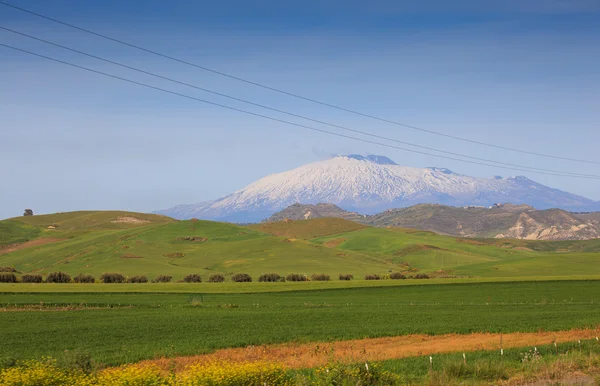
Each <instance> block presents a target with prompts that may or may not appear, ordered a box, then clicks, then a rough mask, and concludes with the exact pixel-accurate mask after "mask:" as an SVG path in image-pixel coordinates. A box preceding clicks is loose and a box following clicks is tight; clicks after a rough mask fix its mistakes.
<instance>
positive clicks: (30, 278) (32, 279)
mask: <svg viewBox="0 0 600 386" xmlns="http://www.w3.org/2000/svg"><path fill="white" fill-rule="evenodd" d="M43 281H44V279H43V278H42V275H31V274H25V275H23V276H21V283H41V282H43Z"/></svg>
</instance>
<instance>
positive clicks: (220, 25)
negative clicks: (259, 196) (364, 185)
mask: <svg viewBox="0 0 600 386" xmlns="http://www.w3.org/2000/svg"><path fill="white" fill-rule="evenodd" d="M2 1H5V0H2ZM7 2H9V3H11V4H14V5H16V6H20V7H23V8H26V9H28V10H31V11H34V12H37V13H41V14H44V15H46V16H49V17H52V18H56V19H59V20H61V21H64V22H67V23H71V24H75V25H77V26H80V27H83V28H86V29H90V30H93V31H95V32H98V33H101V34H104V35H108V36H110V37H113V38H116V39H120V40H124V41H127V42H130V43H132V44H135V45H139V46H142V47H145V48H148V49H151V50H153V51H157V52H160V53H163V54H166V55H169V56H173V57H177V58H180V59H182V60H185V61H188V62H192V63H195V64H197V65H200V66H203V67H207V68H211V69H214V70H217V71H220V72H224V73H228V74H231V75H234V76H236V77H240V78H244V79H248V80H251V81H253V82H258V83H261V84H265V85H268V86H270V87H274V88H277V89H281V90H285V91H288V92H291V93H295V94H299V95H302V96H305V97H309V98H313V99H318V100H320V101H324V102H327V103H330V104H334V105H337V106H343V107H345V108H348V109H351V110H357V111H360V112H363V113H365V114H370V115H374V116H378V117H382V118H385V119H389V120H393V121H397V122H401V123H404V124H407V125H411V126H416V127H420V128H424V129H427V130H433V131H437V132H441V133H445V134H449V135H454V136H460V137H465V138H469V139H472V140H476V141H482V142H489V143H494V144H497V145H499V146H507V147H513V148H518V149H523V150H527V151H531V152H539V153H548V154H553V155H558V156H561V157H568V158H578V159H585V160H591V161H596V162H600V154H599V152H598V148H599V146H598V145H600V140H599V139H598V138H599V136H598V133H599V132H600V125H599V123H600V108H599V107H600V65H598V63H599V62H600V1H598V0H521V1H516V0H506V1H502V2H498V1H481V0H478V1H475V0H473V1H470V0H456V1H453V2H448V1H445V0H423V1H418V2H417V1H337V0H321V1H312V0H307V1H302V2H281V1H231V0H225V1H219V2H214V1H210V2H209V1H202V0H198V1H192V0H178V1H170V2H166V1H157V0H148V1H144V2H124V1H116V0H102V1H101V0H89V1H75V0H55V1H52V2H48V1H44V0H7ZM0 27H5V28H10V29H13V30H16V31H19V32H22V33H26V34H29V35H32V36H35V37H38V38H43V39H46V40H49V41H52V42H54V43H58V44H61V45H64V46H68V47H70V48H73V49H77V50H80V51H84V52H86V53H89V54H93V55H96V56H100V57H103V58H107V59H110V60H113V61H117V62H120V63H123V64H127V65H129V66H132V67H136V68H139V69H142V70H145V71H149V72H153V73H157V74H160V75H161V76H164V77H168V78H173V79H176V80H178V81H181V82H185V83H189V84H193V85H195V86H198V87H202V88H206V89H210V90H214V91H217V92H220V93H224V94H227V95H231V96H235V97H237V98H242V99H246V100H250V101H252V102H254V103H259V104H263V105H267V106H269V107H273V108H277V109H281V110H285V111H289V112H292V113H294V114H299V115H305V116H308V117H311V118H314V119H318V120H322V121H326V122H329V123H333V124H336V125H341V126H346V127H350V128H353V129H357V130H361V131H366V132H369V133H372V134H376V135H380V136H386V137H389V138H395V139H397V140H401V141H405V142H411V143H415V144H419V145H423V146H429V147H433V148H438V149H444V150H447V151H452V152H456V153H461V154H467V155H470V156H473V157H480V158H486V159H492V160H496V161H501V162H509V163H514V164H519V165H525V166H530V167H536V168H544V169H554V170H560V171H565V172H576V173H587V174H600V171H599V167H598V166H599V165H598V164H587V163H577V162H571V161H565V160H557V159H551V158H543V157H537V156H532V155H527V154H521V153H515V152H509V151H504V150H500V149H494V148H490V147H485V146H479V145H474V144H472V143H466V142H462V141H457V140H453V139H449V138H446V137H441V136H435V135H431V134H427V133H423V132H419V131H416V130H412V129H409V128H406V127H402V126H397V125H392V124H388V123H384V122H381V121H377V120H372V119H368V118H365V117H361V116H357V115H353V114H350V113H347V112H342V111H339V110H335V109H332V108H329V107H325V106H322V105H318V104H314V103H310V102H307V101H305V100H300V99H297V98H293V97H289V96H285V95H282V94H279V93H275V92H273V91H269V90H265V89H261V88H258V87H255V86H252V85H249V84H246V83H242V82H239V81H235V80H233V79H230V78H226V77H222V76H219V75H216V74H214V73H211V72H207V71H203V70H201V69H198V68H194V67H191V66H186V65H184V64H181V63H177V62H174V61H171V60H168V59H165V58H161V57H157V56H154V55H151V54H148V53H144V52H141V51H138V50H135V49H133V48H130V47H126V46H123V45H119V44H117V43H115V42H111V41H108V40H105V39H102V38H99V37H96V36H92V35H89V34H86V33H84V32H81V31H78V30H75V29H72V28H69V27H66V26H63V25H59V24H56V23H53V22H51V21H48V20H44V19H41V18H38V17H36V16H33V15H30V14H26V13H23V12H20V11H18V10H15V9H12V8H9V7H6V6H4V5H2V4H0ZM0 43H1V44H8V45H11V46H14V47H18V48H21V49H25V50H29V51H32V52H35V53H38V54H41V55H46V56H50V57H53V58H56V59H60V60H63V61H67V62H71V63H75V64H77V65H80V66H85V67H89V68H92V69H95V70H97V71H102V72H106V73H110V74H112V75H116V76H120V77H123V78H127V79H131V80H134V81H137V82H143V83H147V84H150V85H152V86H154V87H160V88H164V89H168V90H170V91H173V92H176V93H181V94H185V95H189V96H192V97H194V98H200V99H203V100H207V101H210V102H214V103H221V104H226V105H228V106H231V107H235V108H238V109H244V110H248V111H251V112H254V113H258V114H264V115H268V116H271V117H274V118H277V119H284V120H288V121H290V122H295V123H299V124H303V125H308V126H313V127H316V128H319V129H325V130H329V131H334V132H338V133H342V134H349V133H345V132H344V131H343V130H340V129H336V128H332V127H328V126H323V125H319V124H317V123H314V122H308V121H305V120H302V119H300V118H294V117H289V116H286V115H283V114H280V113H276V112H273V111H269V110H265V109H261V108H259V107H256V106H250V105H247V104H244V103H241V102H237V101H232V100H229V99H227V98H224V97H220V96H216V95H212V94H210V93H206V92H204V91H201V90H198V89H194V88H190V87H187V86H184V85H181V84H175V83H172V82H168V81H165V80H161V79H157V78H154V77H151V76H149V75H144V74H140V73H137V72H135V71H132V70H127V69H124V68H121V67H118V66H114V65H112V64H109V63H106V62H102V61H98V60H96V59H93V58H89V57H85V56H82V55H79V54H76V53H73V52H69V51H66V50H63V49H61V48H58V47H54V46H50V45H47V44H44V43H41V42H37V41H34V40H31V39H28V38H26V37H23V36H19V35H16V34H14V33H11V32H8V31H5V30H1V29H0ZM356 136H358V137H360V138H364V139H369V137H365V136H362V135H360V134H358V135H356ZM371 139H372V138H371ZM350 153H352V154H380V155H385V156H388V157H390V158H391V159H393V160H394V161H395V162H396V163H398V164H400V165H405V166H414V167H429V166H437V167H446V168H449V169H451V170H453V171H455V172H457V173H461V174H466V175H473V176H479V177H488V176H494V175H502V176H513V175H525V176H527V177H529V178H531V179H533V180H535V181H537V182H540V183H543V184H545V185H549V186H552V187H555V188H558V189H562V190H566V191H569V192H572V193H577V194H580V195H583V196H585V197H588V198H591V199H595V200H600V180H598V179H578V178H570V177H559V176H550V175H542V174H536V173H533V172H520V171H514V170H506V169H502V168H498V167H489V166H483V165H475V164H469V163H464V162H459V161H456V160H449V159H443V158H438V157H433V156H429V155H422V154H415V153H411V152H406V151H402V150H397V149H391V148H386V147H382V146H378V145H375V144H369V143H364V142H360V141H356V140H352V139H347V138H340V137H336V136H332V135H328V134H325V133H320V132H315V131H311V130H307V129H304V128H300V127H295V126H290V125H287V124H283V123H281V122H275V121H272V120H267V119H264V118H261V117H257V116H251V115H246V114H243V113H240V112H236V111H232V110H227V109H224V108H221V107H218V106H215V105H210V104H206V103H202V102H199V101H197V100H191V99H186V98H183V97H180V96H176V95H172V94H167V93H164V92H160V91H157V90H153V89H148V88H145V87H141V86H138V85H134V84H131V83H126V82H123V81H120V80H117V79H112V78H107V77H105V76H101V75H98V74H94V73H89V72H87V71H84V70H81V69H77V68H73V67H69V66H66V65H63V64H60V63H55V62H51V61H48V60H46V59H43V58H39V57H34V56H31V55H28V54H26V53H22V52H17V51H14V50H11V49H8V48H5V47H2V46H0V164H1V165H2V167H1V168H0V218H8V217H14V216H19V215H21V214H22V213H23V210H24V209H25V208H31V209H33V210H34V212H35V213H52V212H59V211H70V210H85V209H120V210H131V211H142V212H149V211H154V210H159V209H164V208H168V207H172V206H174V205H177V204H190V203H197V202H202V201H206V200H212V199H216V198H219V197H221V196H223V195H226V194H228V193H231V192H233V191H235V190H237V189H240V188H242V187H244V186H245V185H247V184H249V183H251V182H253V181H255V180H257V179H259V178H261V177H264V176H266V175H268V174H272V173H277V172H283V171H286V170H289V169H292V168H294V167H297V166H300V165H303V164H305V163H308V162H313V161H318V160H322V159H326V158H328V157H331V156H332V155H334V154H350Z"/></svg>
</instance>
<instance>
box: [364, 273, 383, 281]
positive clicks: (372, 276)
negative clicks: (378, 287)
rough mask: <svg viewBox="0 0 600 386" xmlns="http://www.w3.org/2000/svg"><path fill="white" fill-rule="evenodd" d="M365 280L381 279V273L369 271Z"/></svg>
mask: <svg viewBox="0 0 600 386" xmlns="http://www.w3.org/2000/svg"><path fill="white" fill-rule="evenodd" d="M365 280H381V275H378V274H376V273H368V274H366V275H365Z"/></svg>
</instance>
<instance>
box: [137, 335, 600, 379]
mask: <svg viewBox="0 0 600 386" xmlns="http://www.w3.org/2000/svg"><path fill="white" fill-rule="evenodd" d="M599 334H600V327H597V328H595V329H589V330H569V331H554V332H533V333H511V334H503V335H502V342H503V348H505V349H506V348H514V347H531V346H536V345H543V344H550V343H552V342H554V341H555V340H556V341H558V342H567V341H575V340H578V339H592V338H594V337H596V336H598V335H599ZM500 336H501V335H500V334H488V333H475V334H469V335H460V334H447V335H437V336H431V335H405V336H395V337H387V338H373V339H358V340H350V341H340V342H326V343H323V342H315V343H303V344H300V343H289V344H280V345H265V346H249V347H244V348H229V349H222V350H218V351H216V352H214V353H211V354H205V355H197V356H187V357H179V358H162V359H156V360H149V361H143V362H141V363H142V364H153V365H158V366H159V367H161V368H163V369H164V370H168V369H169V368H171V366H173V364H174V365H175V368H176V369H177V370H183V369H184V368H185V367H187V366H189V365H191V364H194V363H198V362H204V361H211V360H217V361H228V362H250V361H269V362H278V363H282V364H284V365H286V366H288V367H290V368H295V369H300V368H312V367H318V366H322V365H325V364H327V363H328V362H330V361H331V359H334V360H337V361H341V362H346V363H356V362H362V361H365V360H369V361H378V360H386V359H396V358H406V357H412V356H421V355H433V354H441V353H448V352H466V351H478V350H499V349H500ZM332 357H333V358H332Z"/></svg>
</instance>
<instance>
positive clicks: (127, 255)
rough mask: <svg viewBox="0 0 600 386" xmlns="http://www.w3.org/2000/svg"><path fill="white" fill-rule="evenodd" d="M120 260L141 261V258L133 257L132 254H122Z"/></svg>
mask: <svg viewBox="0 0 600 386" xmlns="http://www.w3.org/2000/svg"><path fill="white" fill-rule="evenodd" d="M121 259H143V257H142V256H138V255H134V254H133V253H124V254H122V255H121Z"/></svg>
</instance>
